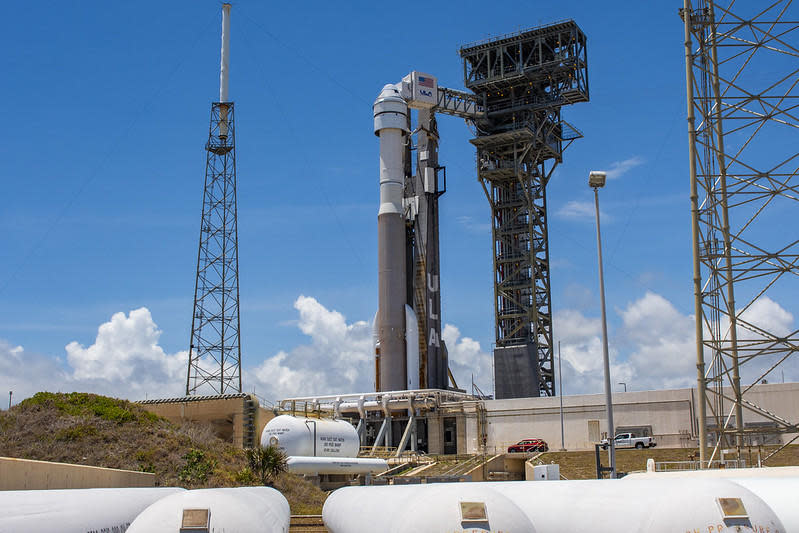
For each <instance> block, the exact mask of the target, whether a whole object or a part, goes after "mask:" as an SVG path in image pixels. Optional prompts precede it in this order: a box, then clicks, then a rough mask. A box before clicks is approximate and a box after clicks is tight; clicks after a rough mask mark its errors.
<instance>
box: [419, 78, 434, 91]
mask: <svg viewBox="0 0 799 533" xmlns="http://www.w3.org/2000/svg"><path fill="white" fill-rule="evenodd" d="M419 85H421V86H422V87H429V88H431V89H432V88H433V78H425V77H424V76H419Z"/></svg>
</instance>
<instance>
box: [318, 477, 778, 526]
mask: <svg viewBox="0 0 799 533" xmlns="http://www.w3.org/2000/svg"><path fill="white" fill-rule="evenodd" d="M354 509H357V512H353V510H354ZM409 509H412V510H413V512H412V513H411V512H408V510H409ZM730 510H732V511H735V512H739V511H742V512H743V513H744V514H745V518H742V517H740V516H738V515H733V513H731V512H730ZM725 512H726V513H727V514H726V515H725ZM322 517H323V519H324V522H325V526H326V527H327V528H328V530H329V531H330V532H331V533H359V532H363V533H366V532H369V531H386V532H392V533H400V532H409V533H410V532H412V531H413V532H416V531H464V530H470V529H476V528H479V529H483V530H490V531H499V530H502V531H537V532H538V533H555V532H561V531H582V532H608V533H610V532H618V531H646V532H647V533H657V532H664V533H665V532H673V531H703V532H711V531H712V532H713V533H721V532H722V531H727V530H729V531H735V527H736V526H742V527H743V528H744V529H742V530H746V528H747V527H748V528H755V530H756V531H759V530H760V528H761V527H762V528H763V531H766V530H767V529H768V530H769V531H772V532H775V531H780V532H785V531H786V529H785V528H784V526H783V524H782V523H781V521H780V520H779V518H778V517H777V515H776V514H775V512H774V511H773V510H772V509H771V508H769V506H768V505H767V504H766V503H765V502H764V501H763V500H762V499H761V498H759V497H758V496H757V495H755V494H754V493H753V492H752V491H750V490H747V489H746V488H744V487H742V486H740V485H738V484H736V483H733V482H731V481H728V480H724V479H697V480H691V481H690V482H687V481H686V480H685V479H674V480H638V481H620V480H619V481H617V480H586V481H548V482H546V483H532V482H527V481H522V482H515V481H506V482H493V483H490V482H488V483H442V484H430V485H403V486H380V487H346V488H343V489H339V490H337V491H335V492H334V493H333V494H331V495H330V496H329V497H328V499H327V501H326V502H325V505H324V509H323V511H322Z"/></svg>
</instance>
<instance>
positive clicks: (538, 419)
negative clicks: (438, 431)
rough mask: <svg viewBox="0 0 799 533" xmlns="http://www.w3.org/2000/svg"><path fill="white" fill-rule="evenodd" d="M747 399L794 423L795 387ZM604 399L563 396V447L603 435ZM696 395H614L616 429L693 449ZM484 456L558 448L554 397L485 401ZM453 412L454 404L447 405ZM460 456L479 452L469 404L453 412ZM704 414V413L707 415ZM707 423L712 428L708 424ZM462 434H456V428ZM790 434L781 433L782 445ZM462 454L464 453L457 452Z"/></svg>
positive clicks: (758, 391)
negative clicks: (538, 446)
mask: <svg viewBox="0 0 799 533" xmlns="http://www.w3.org/2000/svg"><path fill="white" fill-rule="evenodd" d="M746 397H747V398H748V399H749V400H750V401H751V402H753V403H755V404H757V405H759V406H760V407H762V408H764V409H766V410H768V411H770V412H772V413H774V414H777V415H779V416H781V417H783V418H786V419H788V420H791V421H794V420H795V419H796V413H798V412H799V383H785V384H768V385H757V386H755V387H754V388H753V389H752V390H751V391H749V392H748V393H747V395H746ZM604 401H605V399H604V395H602V394H590V395H575V396H564V397H563V411H564V433H565V448H566V449H568V450H588V449H592V448H593V444H594V440H593V439H592V437H595V435H591V431H590V427H591V424H592V421H593V424H598V426H599V436H600V438H601V437H602V436H603V435H604V434H606V433H608V427H607V419H606V417H605V405H604ZM696 405H697V404H696V393H695V391H694V389H674V390H659V391H641V392H626V393H625V392H619V393H614V394H613V417H614V422H615V424H616V428H619V427H624V426H651V427H652V433H653V436H654V437H655V440H656V442H657V443H658V446H663V447H694V446H696V445H697V442H696V439H697V435H698V424H697V421H696ZM484 406H485V409H486V411H487V414H486V437H487V441H486V450H485V451H486V452H487V453H500V452H503V451H505V450H507V447H508V446H510V445H511V444H515V443H516V442H518V441H520V440H522V439H525V438H541V439H544V440H545V441H546V442H547V443H548V444H549V448H550V449H551V450H557V449H560V447H561V425H560V404H559V398H557V397H554V398H550V397H544V398H519V399H512V400H487V401H485V402H484ZM450 408H451V409H453V410H454V409H455V407H454V406H451V407H450ZM457 410H458V411H459V413H458V415H457V416H458V428H459V438H463V442H462V443H461V442H459V443H458V452H459V453H481V452H483V450H482V449H481V446H480V440H481V437H480V435H479V424H478V423H477V410H476V409H475V408H473V407H470V405H469V402H464V404H463V405H461V406H459V407H458V408H457ZM708 413H709V411H708ZM766 420H767V419H766V418H764V417H762V416H760V415H758V414H756V413H754V412H752V411H749V410H746V409H745V410H744V422H745V423H751V422H763V421H766ZM708 424H712V422H711V421H710V420H708ZM461 427H463V428H464V430H463V434H462V435H460V428H461ZM793 436H794V435H792V434H787V435H782V437H781V438H782V442H787V441H788V440H789V439H790V438H792V437H793ZM461 450H463V452H461Z"/></svg>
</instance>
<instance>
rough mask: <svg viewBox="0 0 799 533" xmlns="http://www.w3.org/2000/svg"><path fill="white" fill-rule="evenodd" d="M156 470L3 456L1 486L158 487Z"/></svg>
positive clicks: (19, 488) (30, 488)
mask: <svg viewBox="0 0 799 533" xmlns="http://www.w3.org/2000/svg"><path fill="white" fill-rule="evenodd" d="M154 486H155V474H150V473H148V472H134V471H132V470H115V469H113V468H100V467H98V466H86V465H74V464H68V463H51V462H48V461H33V460H30V459H14V458H11V457H0V490H42V489H98V488H122V487H154Z"/></svg>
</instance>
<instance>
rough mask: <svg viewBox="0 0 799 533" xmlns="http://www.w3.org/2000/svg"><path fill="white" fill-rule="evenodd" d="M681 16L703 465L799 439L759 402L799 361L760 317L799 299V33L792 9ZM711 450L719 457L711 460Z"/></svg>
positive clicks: (788, 337) (780, 4)
mask: <svg viewBox="0 0 799 533" xmlns="http://www.w3.org/2000/svg"><path fill="white" fill-rule="evenodd" d="M722 4H723V5H722ZM680 14H681V16H682V19H683V23H684V26H685V66H686V81H687V109H688V135H689V143H688V144H689V173H690V185H691V216H692V217H691V218H692V234H693V256H694V270H693V278H694V297H695V314H696V350H697V353H696V357H697V388H698V391H699V398H700V399H699V403H698V422H699V437H700V443H699V450H700V456H701V457H700V458H701V460H702V464H703V465H706V464H707V462H706V461H709V460H713V459H714V458H716V455H717V454H718V453H719V451H720V450H721V449H723V448H726V447H737V448H738V451H739V453H740V448H741V446H744V445H747V444H763V443H764V439H766V438H768V439H774V440H775V441H776V443H782V444H783V445H785V444H787V443H789V442H791V441H793V440H795V439H796V437H794V438H793V439H789V440H787V441H786V440H785V439H782V438H780V434H783V435H784V434H791V433H794V434H795V433H797V432H799V426H798V425H797V422H798V421H799V419H797V413H796V412H791V411H790V410H787V411H786V412H785V413H780V414H778V413H774V412H772V411H769V410H766V409H764V408H762V407H760V406H759V405H757V397H756V396H755V394H753V393H756V392H758V391H757V390H756V389H757V386H758V385H759V384H761V383H763V382H764V380H767V379H772V378H773V376H774V375H775V374H776V371H777V369H778V368H779V366H780V365H782V364H784V363H785V362H786V361H788V360H790V359H795V358H796V352H797V350H799V331H796V330H793V331H791V330H790V328H789V327H788V326H786V325H784V324H783V325H780V324H779V323H778V321H774V320H769V317H767V316H764V313H763V311H764V309H766V308H767V307H769V306H773V304H774V302H777V303H779V304H782V305H791V304H792V303H793V302H795V301H796V297H797V288H799V284H797V276H798V275H799V269H797V262H799V240H798V239H797V238H796V231H792V230H793V229H794V228H795V224H796V223H795V217H796V214H797V201H799V180H797V171H798V169H797V166H798V165H799V163H798V162H799V152H797V146H799V114H797V106H798V105H799V88H798V84H797V79H799V78H797V75H799V69H798V68H797V57H799V31H798V30H799V22H797V16H796V15H797V13H796V10H795V9H793V8H792V7H791V0H770V1H769V2H737V3H736V2H734V1H731V0H730V1H726V2H717V1H714V0H693V1H692V0H684V5H683V8H682V9H681V10H680ZM772 309H773V307H772ZM776 375H777V376H779V374H776ZM777 379H779V377H777ZM708 410H709V411H710V412H709V413H708V412H707V411H708ZM769 434H771V435H770V436H769ZM706 446H712V447H713V452H712V454H711V455H710V456H706V455H707V453H706ZM777 451H779V449H778V450H777ZM773 453H776V451H775V452H773ZM773 453H772V454H771V455H773ZM769 457H770V456H769Z"/></svg>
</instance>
